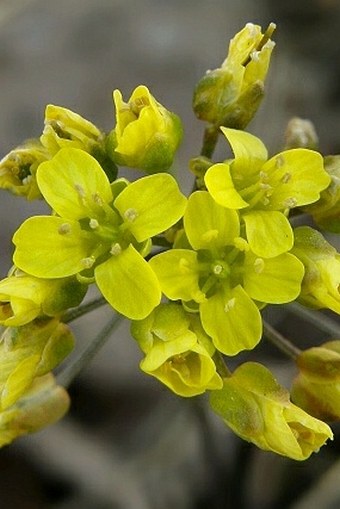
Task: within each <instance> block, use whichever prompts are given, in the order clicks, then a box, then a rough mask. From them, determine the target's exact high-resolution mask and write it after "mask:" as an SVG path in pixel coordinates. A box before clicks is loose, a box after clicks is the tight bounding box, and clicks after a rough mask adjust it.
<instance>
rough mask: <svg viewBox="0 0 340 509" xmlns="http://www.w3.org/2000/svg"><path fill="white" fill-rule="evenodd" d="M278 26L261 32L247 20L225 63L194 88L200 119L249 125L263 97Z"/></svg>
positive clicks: (233, 125)
mask: <svg viewBox="0 0 340 509" xmlns="http://www.w3.org/2000/svg"><path fill="white" fill-rule="evenodd" d="M275 28H276V27H275V24H274V23H271V24H270V25H269V26H268V28H267V30H266V32H265V33H264V34H262V32H261V27H260V26H258V25H253V24H252V23H247V25H246V26H245V27H244V28H243V29H242V30H241V31H240V32H239V33H237V34H236V35H235V37H234V38H233V39H232V40H231V42H230V45H229V53H228V56H227V58H226V60H225V61H224V62H223V64H222V66H221V67H220V68H218V69H214V70H213V71H207V73H206V75H205V76H204V77H203V78H202V79H201V80H200V81H199V82H198V84H197V86H196V88H195V91H194V97H193V108H194V112H195V114H196V116H197V117H198V118H199V119H201V120H206V121H207V122H210V123H211V124H214V125H216V126H225V127H234V128H236V129H244V128H245V127H246V126H247V125H248V123H249V122H250V121H251V119H252V118H253V116H254V115H255V113H256V111H257V109H258V107H259V105H260V103H261V100H262V98H263V96H264V80H265V78H266V75H267V72H268V67H269V62H270V56H271V53H272V50H273V48H274V45H275V43H274V42H273V41H272V40H271V39H270V38H271V36H272V33H273V32H274V30H275Z"/></svg>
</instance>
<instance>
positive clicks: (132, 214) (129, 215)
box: [124, 208, 138, 223]
mask: <svg viewBox="0 0 340 509" xmlns="http://www.w3.org/2000/svg"><path fill="white" fill-rule="evenodd" d="M137 217H138V212H137V210H136V209H133V208H131V209H127V210H126V211H125V212H124V219H126V220H127V221H129V223H133V221H134V220H135V219H137Z"/></svg>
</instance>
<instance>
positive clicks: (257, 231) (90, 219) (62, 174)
mask: <svg viewBox="0 0 340 509" xmlns="http://www.w3.org/2000/svg"><path fill="white" fill-rule="evenodd" d="M274 28H275V26H274V24H271V25H270V26H269V27H268V29H267V31H265V33H264V34H262V31H261V28H260V27H258V26H257V25H253V24H247V25H246V27H245V28H244V29H243V30H242V31H241V32H240V33H239V34H237V35H236V36H235V38H234V39H233V40H232V41H231V43H230V48H229V54H228V56H227V58H226V60H225V62H224V63H223V64H222V66H221V67H220V68H218V69H216V70H215V71H212V72H210V73H209V74H207V76H206V77H204V78H203V79H202V80H201V81H200V82H199V84H198V85H197V87H196V89H195V93H194V102H193V105H194V111H195V113H196V115H197V116H198V118H200V119H202V120H204V121H207V122H209V125H208V127H207V128H206V130H205V136H204V142H203V149H202V152H201V156H200V157H199V158H194V159H193V160H192V161H191V168H192V169H193V171H194V173H195V175H196V176H197V179H196V181H195V184H194V188H193V191H192V193H191V194H190V196H189V197H186V196H184V195H183V193H182V192H181V191H180V188H179V185H178V183H177V181H176V179H175V178H174V177H173V176H172V175H171V174H170V171H171V166H172V164H173V161H174V157H175V155H176V151H177V149H178V146H179V144H180V141H181V138H182V127H181V121H180V119H179V117H177V115H175V114H174V113H172V112H170V111H168V110H167V109H166V108H165V107H164V106H162V105H161V104H160V103H159V102H158V101H157V100H156V99H155V98H154V97H153V96H152V95H151V93H150V91H149V90H148V88H147V87H146V86H144V85H140V86H138V87H137V88H136V89H135V90H134V91H133V92H132V94H131V97H130V98H129V100H128V101H127V102H125V101H124V100H123V98H122V94H121V92H120V91H119V90H115V91H114V92H113V101H114V105H115V111H116V124H115V126H114V128H113V129H112V130H111V131H110V132H109V133H108V134H105V133H104V132H102V131H101V130H100V129H98V128H97V127H96V126H95V125H94V124H92V123H91V122H89V121H88V120H86V119H84V118H82V117H81V116H80V115H78V114H76V113H74V112H71V111H70V110H68V109H66V108H62V107H58V106H53V105H49V106H47V108H46V116H45V126H44V130H43V133H42V135H41V137H40V138H39V139H38V140H30V141H27V142H26V143H25V144H23V145H22V146H20V147H18V148H17V149H15V150H13V151H11V152H10V154H8V155H7V156H5V157H4V158H3V159H2V161H1V162H0V187H2V188H4V189H8V190H10V191H11V192H13V193H14V194H17V195H21V196H25V197H26V198H27V199H34V198H40V199H43V200H45V202H46V204H47V205H48V206H49V207H50V208H51V214H46V215H41V216H32V217H29V218H28V219H26V220H25V221H24V222H23V223H22V224H21V226H20V227H19V228H18V229H17V231H16V232H15V234H14V236H13V243H14V245H15V251H14V255H13V264H14V265H13V267H12V269H11V270H10V272H9V274H8V277H6V278H4V279H3V280H2V281H0V325H1V326H2V327H3V328H4V330H3V332H2V336H1V338H0V367H1V369H0V445H3V444H6V443H9V442H10V441H12V440H13V439H14V438H15V437H17V436H20V435H22V434H25V433H28V432H31V431H35V430H38V429H40V428H41V427H43V426H45V425H47V424H49V423H51V422H54V421H55V420H57V419H58V418H60V417H61V416H62V415H63V414H64V413H65V412H66V410H67V408H68V405H69V400H68V396H67V393H66V392H65V389H64V388H63V387H61V386H58V385H57V383H56V382H55V380H54V378H53V375H52V372H53V370H54V368H55V367H56V366H58V365H59V364H60V363H61V362H62V361H63V360H64V359H65V358H66V357H67V356H68V354H69V353H70V351H71V350H72V348H73V344H74V339H73V335H72V333H71V331H70V329H69V327H68V325H67V323H68V322H69V321H70V319H71V318H70V316H72V309H71V308H75V307H76V308H77V309H76V310H75V311H74V313H76V315H77V313H78V316H80V315H81V313H82V312H84V308H86V304H85V305H84V306H81V304H82V301H83V299H84V297H85V295H86V293H87V289H88V287H89V286H90V285H94V286H95V287H96V289H97V291H98V293H99V294H100V299H99V300H100V301H101V302H104V301H105V302H106V303H108V304H109V305H110V306H111V308H112V309H113V310H114V312H115V313H116V314H118V315H122V316H123V317H125V318H127V319H129V320H131V334H132V336H133V337H134V339H135V340H136V342H137V344H138V345H139V347H140V349H141V351H142V353H143V358H142V360H141V362H140V367H141V369H142V370H143V371H144V372H145V373H147V374H149V375H151V376H152V377H154V378H157V379H158V380H159V381H161V382H162V383H163V384H164V385H166V386H167V387H168V388H169V389H171V390H172V391H173V392H174V393H176V394H177V395H179V396H182V397H192V396H197V395H200V394H203V393H205V392H206V391H210V395H211V397H210V402H211V406H212V408H213V410H214V411H215V412H216V413H218V414H219V415H220V416H221V417H222V419H223V420H224V421H225V422H226V423H227V424H228V425H229V426H230V427H231V428H232V429H233V430H234V431H235V432H236V433H237V434H238V435H240V436H241V437H242V438H244V439H245V440H248V441H251V442H253V443H255V444H256V445H258V446H259V447H261V448H263V449H265V450H270V451H274V452H276V453H278V454H282V455H285V456H288V457H290V458H293V459H296V460H302V459H306V458H308V457H309V456H310V455H311V453H312V452H315V451H317V450H318V449H319V447H320V446H321V445H323V444H324V443H325V442H326V440H327V439H329V438H332V432H331V430H330V428H329V427H328V426H327V424H325V423H324V422H322V421H320V420H318V419H319V418H321V419H325V415H326V418H327V417H328V416H329V415H331V416H332V417H334V416H335V417H336V418H337V417H338V413H337V412H336V410H335V407H336V405H337V404H338V400H339V398H338V394H337V392H336V391H337V390H338V388H337V389H336V391H334V388H331V385H330V380H336V382H337V385H338V381H339V380H340V375H339V373H340V369H339V360H338V359H337V357H338V356H339V348H338V345H337V343H336V344H334V343H327V344H326V345H324V347H322V348H320V350H318V353H317V356H320V357H322V362H324V366H326V367H324V366H323V367H322V366H321V367H320V362H319V361H318V362H314V360H313V359H314V357H313V354H311V353H310V351H308V350H307V351H306V352H304V353H301V355H300V356H298V359H297V362H298V365H299V367H300V369H301V374H300V375H299V377H298V378H297V379H296V381H295V383H294V387H293V397H294V403H292V402H291V401H290V399H289V393H288V391H287V390H285V389H283V388H282V387H281V386H279V384H278V383H277V382H276V380H275V378H274V376H273V375H272V374H271V373H270V371H268V369H267V368H265V367H264V366H262V365H260V364H258V363H253V362H248V363H245V364H242V365H240V366H239V367H238V368H237V369H236V370H235V371H234V372H233V373H231V372H230V371H229V369H228V368H227V366H226V364H225V361H226V360H227V359H225V357H231V356H236V355H237V354H239V353H240V352H242V351H244V350H252V349H254V348H255V347H256V345H257V344H258V343H259V341H260V340H261V338H262V335H263V320H262V315H261V310H262V309H263V308H264V307H265V306H267V305H268V304H275V305H279V304H285V303H288V302H291V301H294V300H299V301H300V302H301V303H302V304H303V305H306V306H310V307H314V308H323V307H325V308H328V309H330V310H332V311H334V312H336V313H340V294H339V288H340V258H339V254H338V253H337V251H336V249H335V248H334V247H332V246H331V245H330V244H329V243H328V242H327V241H326V240H325V239H324V237H323V236H322V234H321V233H320V232H318V231H316V230H314V229H312V228H311V227H308V226H300V227H298V228H295V229H294V228H293V227H292V225H291V221H290V217H289V215H290V211H291V210H293V211H294V213H295V214H299V213H301V211H302V210H304V211H306V210H307V211H310V212H311V213H312V214H313V216H314V218H315V219H316V220H317V222H318V224H319V225H323V224H324V223H327V222H328V221H330V222H331V228H330V229H332V230H333V231H334V230H336V229H337V228H338V224H339V219H338V211H339V193H338V190H339V186H338V173H339V171H338V169H339V164H338V159H337V158H335V159H332V160H327V159H326V160H324V158H323V157H322V156H321V154H320V153H319V152H317V151H316V150H312V149H310V146H309V145H310V143H309V141H308V140H307V142H306V143H305V142H304V143H302V142H301V145H303V146H299V142H298V140H299V139H300V138H301V137H300V138H299V137H297V138H294V142H292V145H293V148H287V149H286V150H283V151H281V152H279V153H278V154H276V155H274V156H272V157H269V156H268V152H267V149H266V147H265V145H264V144H263V142H262V141H261V140H260V139H259V138H257V137H256V136H254V135H253V134H250V133H249V132H246V131H244V129H245V127H246V126H247V124H248V122H249V121H250V120H251V118H252V117H253V115H254V114H255V112H256V110H257V108H258V106H259V103H260V100H261V99H262V96H263V90H264V80H265V77H266V74H267V70H268V66H269V62H270V57H271V53H272V50H273V47H274V43H273V42H272V41H271V35H272V33H273V31H274ZM241 129H243V130H241ZM220 135H223V136H224V138H225V139H226V140H227V141H228V142H229V145H230V147H231V152H232V154H231V155H229V157H228V154H227V153H226V156H225V157H226V158H225V159H224V160H223V161H217V162H214V161H213V160H212V159H211V157H212V154H213V149H214V147H215V144H216V142H217V138H218V136H220ZM313 148H314V147H313ZM324 163H325V164H326V167H325V165H324ZM121 166H123V167H132V168H136V169H139V170H141V171H142V172H144V173H146V175H143V176H141V177H140V178H137V179H136V180H134V181H130V180H128V179H127V178H125V177H122V174H121V173H120V167H121ZM70 310H71V311H70ZM76 315H73V316H76ZM104 330H105V327H104ZM94 343H95V342H94ZM330 358H332V359H330ZM306 366H307V368H306ZM314 371H315V372H316V373H319V372H322V373H321V375H320V376H321V378H322V380H321V381H320V380H319V378H320V377H319V375H315V373H314ZM324 372H325V373H326V375H325V374H324ZM310 373H312V375H311V374H310ZM314 376H316V377H317V379H315V378H313V377H314ZM318 377H319V378H318ZM61 381H63V378H62V377H61ZM64 383H65V382H64ZM65 385H66V383H65ZM321 385H322V389H321V390H320V386H321ZM335 392H336V394H335ZM320 394H327V398H328V396H329V398H330V400H329V402H328V403H327V405H328V406H326V408H327V409H328V413H327V411H324V410H325V409H324V408H323V409H322V411H321V410H320V412H319V413H318V412H317V411H315V410H314V406H313V404H314V400H315V397H316V396H318V395H320ZM312 403H313V404H312ZM297 405H299V406H297ZM318 408H319V407H318ZM307 412H308V413H307Z"/></svg>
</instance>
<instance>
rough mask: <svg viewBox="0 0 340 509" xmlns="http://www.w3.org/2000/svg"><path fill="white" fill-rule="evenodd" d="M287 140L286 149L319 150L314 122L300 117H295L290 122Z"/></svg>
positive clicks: (286, 135) (286, 134) (286, 133)
mask: <svg viewBox="0 0 340 509" xmlns="http://www.w3.org/2000/svg"><path fill="white" fill-rule="evenodd" d="M285 138H286V145H285V148H286V149H291V148H308V149H311V150H317V148H318V144H319V139H318V135H317V134H316V131H315V128H314V125H313V122H311V121H310V120H304V119H302V118H298V117H294V118H292V119H291V120H290V121H289V122H288V125H287V129H286V132H285Z"/></svg>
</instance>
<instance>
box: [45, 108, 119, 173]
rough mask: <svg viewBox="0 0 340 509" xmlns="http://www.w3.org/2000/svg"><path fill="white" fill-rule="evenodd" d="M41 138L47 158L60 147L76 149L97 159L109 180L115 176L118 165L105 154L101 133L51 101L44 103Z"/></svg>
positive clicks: (103, 137)
mask: <svg viewBox="0 0 340 509" xmlns="http://www.w3.org/2000/svg"><path fill="white" fill-rule="evenodd" d="M40 141H41V143H42V144H43V146H44V147H46V149H47V150H48V153H49V154H50V158H51V157H53V156H54V155H55V154H56V153H57V152H59V150H60V149H61V148H71V147H72V148H79V149H82V150H84V151H85V152H88V153H89V154H91V155H92V156H93V157H94V158H95V159H97V161H98V162H99V163H100V165H101V166H102V168H103V170H104V171H105V173H106V174H107V176H108V177H109V179H110V181H112V180H114V179H115V177H116V175H117V167H116V166H115V164H114V163H113V161H112V160H111V159H110V158H109V156H108V155H107V154H106V147H105V143H106V141H105V135H104V133H103V132H101V131H100V130H99V129H98V128H97V127H96V126H95V125H94V124H92V123H91V122H89V121H88V120H86V119H85V118H83V117H81V116H80V115H78V113H74V112H73V111H71V110H68V109H67V108H62V107H61V106H54V105H53V104H48V105H47V106H46V110H45V127H44V130H43V133H42V135H41V137H40Z"/></svg>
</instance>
